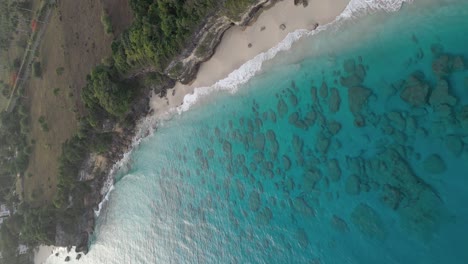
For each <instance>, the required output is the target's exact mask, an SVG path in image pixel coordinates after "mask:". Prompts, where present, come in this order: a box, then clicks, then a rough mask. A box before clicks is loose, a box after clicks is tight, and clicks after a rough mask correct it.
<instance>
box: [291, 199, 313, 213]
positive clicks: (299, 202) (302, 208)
mask: <svg viewBox="0 0 468 264" xmlns="http://www.w3.org/2000/svg"><path fill="white" fill-rule="evenodd" d="M292 206H293V208H294V210H296V211H297V212H299V213H301V214H303V215H306V216H315V212H314V209H312V207H311V206H310V205H309V204H308V203H307V202H306V201H305V200H304V198H302V197H297V198H295V199H294V200H293V202H292Z"/></svg>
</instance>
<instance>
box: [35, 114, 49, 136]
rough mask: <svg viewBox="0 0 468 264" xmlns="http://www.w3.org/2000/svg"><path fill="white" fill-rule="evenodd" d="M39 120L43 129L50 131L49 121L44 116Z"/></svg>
mask: <svg viewBox="0 0 468 264" xmlns="http://www.w3.org/2000/svg"><path fill="white" fill-rule="evenodd" d="M37 121H38V122H39V124H41V130H42V131H44V132H49V125H48V124H47V121H46V120H45V117H44V116H40V117H39V119H38V120H37Z"/></svg>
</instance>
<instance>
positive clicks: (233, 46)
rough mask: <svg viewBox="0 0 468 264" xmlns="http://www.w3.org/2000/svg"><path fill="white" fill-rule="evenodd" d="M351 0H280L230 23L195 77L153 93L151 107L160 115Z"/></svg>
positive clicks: (338, 11)
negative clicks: (243, 20) (299, 0)
mask: <svg viewBox="0 0 468 264" xmlns="http://www.w3.org/2000/svg"><path fill="white" fill-rule="evenodd" d="M349 2H350V0H338V1H336V2H333V3H331V2H329V1H326V0H309V1H308V5H307V6H306V7H304V6H303V5H301V4H300V5H294V1H279V2H277V3H275V4H274V5H273V6H270V7H268V8H265V9H263V10H261V11H260V12H261V13H260V14H259V15H258V16H257V17H256V18H255V19H253V20H252V21H251V22H250V23H249V24H248V25H247V26H244V27H242V26H232V27H231V28H229V29H228V30H227V31H226V32H225V33H224V35H223V37H222V39H221V41H220V43H219V44H218V46H217V47H216V49H215V53H214V54H213V56H212V57H211V58H210V59H209V60H207V61H205V62H203V63H201V65H200V68H199V70H198V73H197V75H196V78H195V79H194V80H193V81H192V82H191V83H190V84H188V85H184V84H182V83H180V82H177V83H176V85H175V86H174V87H173V88H171V89H168V92H167V95H166V96H165V97H159V96H158V95H156V94H153V96H152V98H151V99H150V107H151V109H152V110H153V112H154V115H157V116H162V115H163V114H165V113H167V112H169V111H171V110H174V109H176V108H177V107H179V106H180V105H182V104H183V102H184V98H185V96H186V95H190V94H193V93H194V91H195V88H199V87H210V86H212V85H214V84H215V83H216V82H217V81H220V80H222V79H224V78H226V77H227V76H228V75H229V74H230V73H232V72H234V71H235V70H236V69H238V68H239V67H241V66H242V65H244V64H245V63H247V62H248V61H250V60H252V59H253V58H255V56H257V55H259V54H261V53H264V52H267V51H268V50H270V49H271V48H274V47H275V46H276V45H278V44H279V43H280V42H281V41H282V40H283V39H285V38H286V36H287V35H288V34H289V33H292V32H294V31H297V30H300V29H305V30H310V31H313V30H314V29H315V28H316V27H317V26H318V25H325V24H328V23H330V22H332V21H333V20H334V19H335V18H336V17H338V16H339V15H340V14H341V13H342V12H343V11H344V10H345V9H346V7H347V5H348V4H349Z"/></svg>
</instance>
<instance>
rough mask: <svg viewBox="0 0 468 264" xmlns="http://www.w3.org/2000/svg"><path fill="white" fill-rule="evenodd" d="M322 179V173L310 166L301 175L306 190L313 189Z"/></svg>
mask: <svg viewBox="0 0 468 264" xmlns="http://www.w3.org/2000/svg"><path fill="white" fill-rule="evenodd" d="M321 179H322V173H321V172H320V171H319V170H318V169H315V168H311V169H309V170H308V171H306V172H305V173H304V175H303V187H304V190H306V191H313V190H314V189H315V186H316V185H317V183H318V182H319V181H320V180H321Z"/></svg>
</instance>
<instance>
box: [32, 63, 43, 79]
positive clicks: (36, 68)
mask: <svg viewBox="0 0 468 264" xmlns="http://www.w3.org/2000/svg"><path fill="white" fill-rule="evenodd" d="M33 74H34V77H36V78H41V77H42V66H41V62H40V61H35V62H34V63H33Z"/></svg>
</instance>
